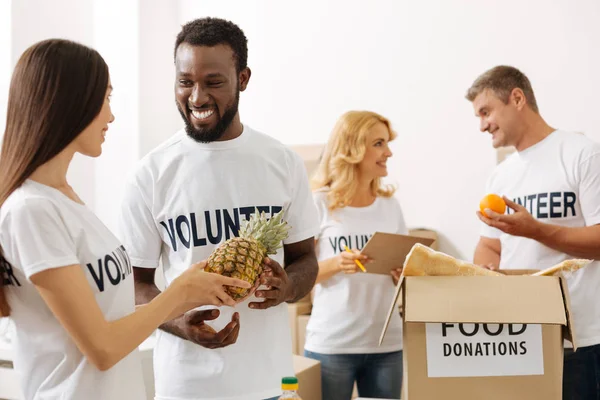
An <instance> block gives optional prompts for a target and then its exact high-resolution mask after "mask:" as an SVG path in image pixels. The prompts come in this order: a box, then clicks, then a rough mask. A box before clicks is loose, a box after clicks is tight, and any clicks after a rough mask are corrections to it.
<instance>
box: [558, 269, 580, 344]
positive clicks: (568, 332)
mask: <svg viewBox="0 0 600 400" xmlns="http://www.w3.org/2000/svg"><path fill="white" fill-rule="evenodd" d="M560 287H561V289H562V295H563V301H564V303H565V310H566V313H567V326H566V327H565V329H564V330H563V336H564V337H565V339H567V340H568V341H569V342H571V344H572V345H573V349H574V350H577V337H576V332H575V327H574V326H573V320H572V318H573V317H572V313H571V297H570V296H569V287H568V286H567V280H566V279H565V278H562V277H561V278H560Z"/></svg>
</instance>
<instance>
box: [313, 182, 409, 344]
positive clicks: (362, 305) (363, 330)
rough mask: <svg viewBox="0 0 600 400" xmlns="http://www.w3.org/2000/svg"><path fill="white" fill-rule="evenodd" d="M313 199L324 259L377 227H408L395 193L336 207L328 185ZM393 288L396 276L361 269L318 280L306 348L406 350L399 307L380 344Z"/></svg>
mask: <svg viewBox="0 0 600 400" xmlns="http://www.w3.org/2000/svg"><path fill="white" fill-rule="evenodd" d="M314 201H315V204H316V205H317V210H318V211H319V217H320V224H321V225H320V229H321V231H320V233H319V236H318V238H317V258H318V260H319V261H322V260H326V259H328V258H331V257H334V256H336V255H337V254H339V253H340V252H341V251H344V246H348V248H350V249H356V250H361V249H362V248H363V247H364V245H365V244H366V243H367V241H368V240H369V238H370V237H371V236H373V234H374V233H375V232H385V233H399V234H403V235H406V234H407V233H408V230H407V228H406V224H405V223H404V216H403V214H402V210H401V208H400V204H399V203H398V201H397V200H396V199H395V198H394V197H390V198H386V197H377V199H376V200H375V202H374V203H373V204H371V205H370V206H367V207H344V208H341V209H337V210H334V211H333V212H331V211H329V210H328V208H327V192H326V191H317V192H315V193H314ZM401 266H402V265H398V266H397V267H401ZM367 269H368V265H367ZM394 292H395V287H394V282H393V280H392V277H391V276H385V275H379V274H364V273H362V272H357V273H355V274H344V273H343V272H340V273H338V274H336V275H334V276H333V277H331V278H330V279H328V280H326V281H324V282H321V283H318V284H316V285H315V296H314V301H313V308H312V313H311V317H310V320H309V321H308V326H307V328H306V342H305V345H304V348H305V349H306V350H308V351H312V352H315V353H322V354H368V353H385V352H392V351H398V350H401V349H402V321H401V319H400V314H399V313H394V315H393V316H392V319H391V321H390V325H389V329H388V333H387V334H386V337H385V339H384V341H383V343H382V344H381V346H379V345H378V343H379V336H380V334H381V330H382V328H383V326H384V324H385V318H386V315H387V312H388V310H389V306H390V303H391V302H392V299H393V297H394Z"/></svg>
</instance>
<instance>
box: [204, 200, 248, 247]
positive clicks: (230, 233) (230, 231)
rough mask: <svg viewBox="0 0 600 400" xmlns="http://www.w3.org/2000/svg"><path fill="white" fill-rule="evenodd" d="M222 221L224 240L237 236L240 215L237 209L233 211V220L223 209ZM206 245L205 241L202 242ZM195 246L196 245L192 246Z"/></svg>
mask: <svg viewBox="0 0 600 400" xmlns="http://www.w3.org/2000/svg"><path fill="white" fill-rule="evenodd" d="M223 219H224V220H225V240H229V239H230V238H232V237H236V236H238V231H239V230H240V215H239V214H238V210H237V208H236V209H234V210H233V219H232V218H231V214H229V211H228V210H225V209H223ZM204 244H206V241H205V242H204ZM194 246H196V244H194Z"/></svg>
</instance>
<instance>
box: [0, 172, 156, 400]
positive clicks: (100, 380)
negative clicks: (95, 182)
mask: <svg viewBox="0 0 600 400" xmlns="http://www.w3.org/2000/svg"><path fill="white" fill-rule="evenodd" d="M0 243H1V245H2V249H3V251H4V256H5V257H6V260H7V261H8V262H9V263H10V265H4V266H3V267H4V270H5V272H4V274H3V278H4V281H5V282H7V283H8V286H6V287H5V288H6V290H7V296H8V302H9V304H10V306H11V308H12V313H11V318H12V319H13V320H14V323H15V327H16V337H15V342H14V346H15V348H14V350H15V361H14V363H15V369H16V370H17V372H18V373H19V376H20V378H21V386H22V388H23V394H24V396H25V399H73V400H81V399H86V400H88V399H98V400H105V399H133V400H136V399H139V400H141V399H145V391H144V382H143V377H142V366H141V363H140V359H139V355H138V351H137V349H136V350H134V351H133V352H132V353H131V354H129V355H128V356H127V357H125V358H124V359H122V360H121V361H120V362H119V363H117V364H116V365H115V366H114V367H112V368H111V369H109V370H108V371H104V372H102V371H100V370H98V369H97V368H96V367H94V365H92V364H91V363H90V362H88V360H87V359H86V357H85V356H84V355H83V354H82V353H81V352H80V351H79V349H78V348H77V346H76V345H75V343H74V341H73V340H72V339H71V337H70V336H69V335H68V333H67V332H66V330H65V329H64V328H63V326H62V325H61V324H60V323H59V321H58V320H57V319H56V318H55V316H54V314H52V312H51V311H50V309H49V308H48V307H47V306H46V303H45V302H44V301H43V299H42V297H41V296H40V295H39V293H38V291H37V290H36V288H35V286H34V285H33V284H32V283H31V281H30V277H31V276H32V275H34V274H36V273H38V272H41V271H45V270H48V269H51V268H58V267H64V266H68V265H73V264H80V265H81V269H82V271H83V272H84V274H85V276H86V278H87V280H88V282H89V285H90V287H91V288H92V290H93V292H94V295H95V298H96V301H97V302H98V305H99V307H100V309H101V310H102V313H103V314H104V316H105V317H106V319H107V320H109V321H112V320H116V319H119V318H122V317H124V316H126V315H128V314H130V313H132V312H133V311H134V307H135V304H134V301H135V300H134V287H133V275H132V274H131V272H132V266H131V262H130V261H129V259H128V256H127V253H126V252H125V249H124V247H123V246H122V245H121V243H120V242H119V241H118V239H117V238H116V237H115V236H114V235H113V234H112V233H111V232H110V231H109V230H108V228H106V226H104V224H103V223H102V222H101V221H100V220H99V219H98V218H97V217H96V215H95V214H94V213H93V212H92V211H91V210H90V209H88V208H87V207H86V206H84V205H81V204H79V203H76V202H74V201H72V200H71V199H69V198H68V197H67V196H65V195H64V194H63V193H61V192H60V191H58V190H56V189H54V188H52V187H50V186H46V185H42V184H40V183H37V182H35V181H32V180H27V181H26V182H25V183H24V184H23V185H22V186H21V187H20V188H18V189H17V190H16V191H15V192H13V193H12V194H11V195H10V196H9V198H8V199H7V200H6V202H5V203H4V204H3V206H2V208H1V209H0ZM1 276H2V275H0V277H1ZM64 284H65V285H69V284H70V283H69V282H64ZM74 301H77V299H74Z"/></svg>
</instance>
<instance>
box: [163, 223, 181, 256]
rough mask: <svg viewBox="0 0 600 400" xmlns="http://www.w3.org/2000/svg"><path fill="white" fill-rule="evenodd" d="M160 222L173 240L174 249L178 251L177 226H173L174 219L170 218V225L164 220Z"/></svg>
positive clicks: (172, 246)
mask: <svg viewBox="0 0 600 400" xmlns="http://www.w3.org/2000/svg"><path fill="white" fill-rule="evenodd" d="M160 224H161V225H162V226H163V227H164V228H165V230H166V231H167V235H169V239H170V240H171V248H172V249H173V251H177V239H176V238H175V228H174V227H173V219H172V218H171V219H169V226H167V224H165V222H164V221H161V222H160Z"/></svg>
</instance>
